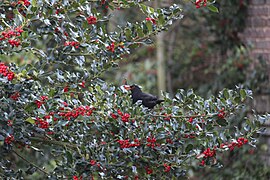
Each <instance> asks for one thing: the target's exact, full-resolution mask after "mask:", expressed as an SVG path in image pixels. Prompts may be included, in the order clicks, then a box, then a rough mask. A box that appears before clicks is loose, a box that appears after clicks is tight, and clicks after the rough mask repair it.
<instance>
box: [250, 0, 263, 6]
mask: <svg viewBox="0 0 270 180" xmlns="http://www.w3.org/2000/svg"><path fill="white" fill-rule="evenodd" d="M265 3H266V2H265V0H250V4H252V5H258V4H260V5H261V4H265Z"/></svg>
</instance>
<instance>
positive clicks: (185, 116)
mask: <svg viewBox="0 0 270 180" xmlns="http://www.w3.org/2000/svg"><path fill="white" fill-rule="evenodd" d="M144 116H152V117H164V118H166V117H170V118H196V117H213V115H205V114H197V115H190V116H187V115H182V116H171V115H156V114H147V115H144Z"/></svg>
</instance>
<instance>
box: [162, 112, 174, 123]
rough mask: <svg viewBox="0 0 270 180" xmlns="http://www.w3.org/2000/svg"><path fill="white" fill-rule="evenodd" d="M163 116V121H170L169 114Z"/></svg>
mask: <svg viewBox="0 0 270 180" xmlns="http://www.w3.org/2000/svg"><path fill="white" fill-rule="evenodd" d="M163 115H164V116H165V117H164V120H165V121H170V120H171V116H172V115H171V114H167V113H164V114H163Z"/></svg>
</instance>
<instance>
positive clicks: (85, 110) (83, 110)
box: [58, 106, 93, 120]
mask: <svg viewBox="0 0 270 180" xmlns="http://www.w3.org/2000/svg"><path fill="white" fill-rule="evenodd" d="M60 110H64V109H63V108H60ZM92 113H93V108H90V106H80V107H77V108H74V109H73V110H69V111H67V112H59V113H58V115H59V116H61V117H63V118H67V119H68V120H70V119H71V118H74V119H75V118H77V117H78V116H80V115H81V116H91V114H92Z"/></svg>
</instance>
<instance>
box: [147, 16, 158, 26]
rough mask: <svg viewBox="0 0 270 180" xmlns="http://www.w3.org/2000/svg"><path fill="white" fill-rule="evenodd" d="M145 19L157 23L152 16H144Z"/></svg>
mask: <svg viewBox="0 0 270 180" xmlns="http://www.w3.org/2000/svg"><path fill="white" fill-rule="evenodd" d="M145 20H146V21H151V22H152V23H153V24H157V22H156V20H155V19H154V18H150V17H147V18H145Z"/></svg>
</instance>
